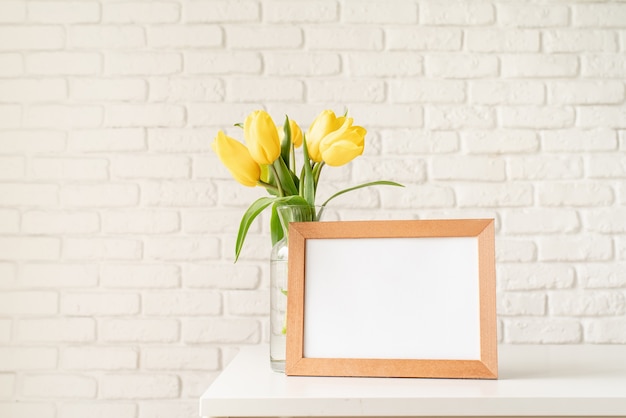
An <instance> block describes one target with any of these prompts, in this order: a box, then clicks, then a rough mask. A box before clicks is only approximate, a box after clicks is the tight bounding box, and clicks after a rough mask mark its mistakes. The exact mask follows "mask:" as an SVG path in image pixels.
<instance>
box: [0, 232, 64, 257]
mask: <svg viewBox="0 0 626 418" xmlns="http://www.w3.org/2000/svg"><path fill="white" fill-rule="evenodd" d="M60 252H61V241H60V239H58V238H49V237H28V238H25V237H0V254H2V258H4V259H9V260H15V261H22V260H56V259H58V258H59V254H60Z"/></svg>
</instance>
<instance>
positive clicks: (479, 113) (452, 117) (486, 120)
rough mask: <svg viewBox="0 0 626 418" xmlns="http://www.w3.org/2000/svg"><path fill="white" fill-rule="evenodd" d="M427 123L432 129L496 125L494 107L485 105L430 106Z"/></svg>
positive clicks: (427, 108) (489, 126) (427, 109)
mask: <svg viewBox="0 0 626 418" xmlns="http://www.w3.org/2000/svg"><path fill="white" fill-rule="evenodd" d="M426 125H427V126H428V128H430V129H445V130H456V129H464V128H470V129H486V128H491V127H494V126H495V125H496V117H495V113H494V111H493V109H492V108H489V107H485V106H468V105H458V106H428V107H426Z"/></svg>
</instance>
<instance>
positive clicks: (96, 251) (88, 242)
mask: <svg viewBox="0 0 626 418" xmlns="http://www.w3.org/2000/svg"><path fill="white" fill-rule="evenodd" d="M141 254H142V243H141V241H139V240H135V239H117V238H65V239H64V240H63V258H64V259H67V260H136V259H139V258H141Z"/></svg>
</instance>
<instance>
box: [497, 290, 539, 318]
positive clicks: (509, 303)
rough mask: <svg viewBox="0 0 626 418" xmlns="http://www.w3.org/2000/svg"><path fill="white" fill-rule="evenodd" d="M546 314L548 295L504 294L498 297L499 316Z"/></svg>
mask: <svg viewBox="0 0 626 418" xmlns="http://www.w3.org/2000/svg"><path fill="white" fill-rule="evenodd" d="M545 314H546V295H544V294H542V293H527V292H523V293H522V292H515V293H511V292H509V293H504V294H501V295H499V297H498V315H502V316H543V315H545Z"/></svg>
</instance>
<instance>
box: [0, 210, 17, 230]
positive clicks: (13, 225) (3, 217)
mask: <svg viewBox="0 0 626 418" xmlns="http://www.w3.org/2000/svg"><path fill="white" fill-rule="evenodd" d="M19 229H20V212H19V211H18V210H15V209H0V233H3V234H14V233H17V232H19Z"/></svg>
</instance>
